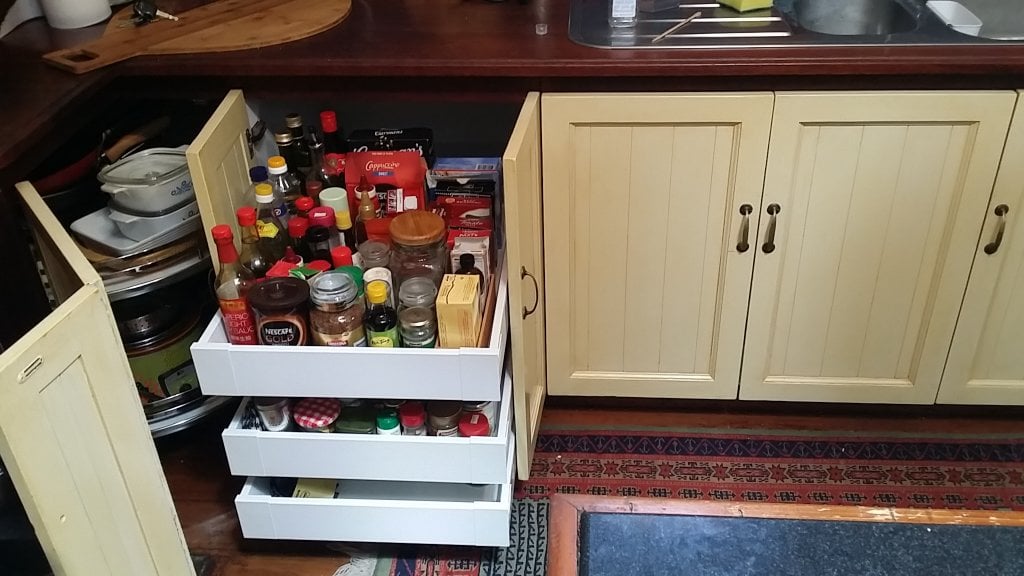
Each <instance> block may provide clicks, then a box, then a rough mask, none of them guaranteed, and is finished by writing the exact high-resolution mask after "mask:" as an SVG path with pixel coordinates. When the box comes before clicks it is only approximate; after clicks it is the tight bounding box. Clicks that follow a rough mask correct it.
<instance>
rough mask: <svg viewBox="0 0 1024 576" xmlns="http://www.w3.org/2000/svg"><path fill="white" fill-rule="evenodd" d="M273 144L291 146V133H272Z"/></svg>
mask: <svg viewBox="0 0 1024 576" xmlns="http://www.w3.org/2000/svg"><path fill="white" fill-rule="evenodd" d="M274 142H277V143H278V144H291V142H292V133H291V132H287V131H281V132H274Z"/></svg>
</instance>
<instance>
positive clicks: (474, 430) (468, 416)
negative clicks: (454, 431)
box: [459, 412, 491, 436]
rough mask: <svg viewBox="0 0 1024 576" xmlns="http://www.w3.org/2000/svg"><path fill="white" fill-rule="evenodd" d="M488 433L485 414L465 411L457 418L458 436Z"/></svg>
mask: <svg viewBox="0 0 1024 576" xmlns="http://www.w3.org/2000/svg"><path fill="white" fill-rule="evenodd" d="M490 433H491V425H490V423H489V422H487V416H484V415H483V414H481V413H479V412H467V413H465V414H463V415H462V418H460V419H459V436H489V435H490Z"/></svg>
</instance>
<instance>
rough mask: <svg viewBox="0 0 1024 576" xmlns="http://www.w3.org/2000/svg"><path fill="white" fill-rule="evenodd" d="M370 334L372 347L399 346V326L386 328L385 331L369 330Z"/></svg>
mask: <svg viewBox="0 0 1024 576" xmlns="http://www.w3.org/2000/svg"><path fill="white" fill-rule="evenodd" d="M367 332H369V335H370V347H371V348H398V328H392V329H391V330H385V331H384V332H373V331H372V330H367Z"/></svg>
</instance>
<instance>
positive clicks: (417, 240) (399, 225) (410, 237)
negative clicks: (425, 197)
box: [389, 210, 445, 246]
mask: <svg viewBox="0 0 1024 576" xmlns="http://www.w3.org/2000/svg"><path fill="white" fill-rule="evenodd" d="M444 229H445V225H444V218H441V217H440V216H438V215H437V214H434V213H433V212H427V211H426V210H411V211H409V212H402V213H401V214H399V215H398V216H395V219H394V220H392V221H391V226H390V227H389V230H390V232H391V238H392V239H393V240H394V241H395V242H397V243H399V244H401V245H403V246H425V245H427V244H433V243H435V242H438V241H440V240H441V239H443V238H444Z"/></svg>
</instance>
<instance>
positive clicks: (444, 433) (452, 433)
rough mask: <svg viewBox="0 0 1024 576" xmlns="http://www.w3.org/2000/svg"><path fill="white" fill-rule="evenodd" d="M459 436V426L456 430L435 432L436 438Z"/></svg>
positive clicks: (448, 429)
mask: <svg viewBox="0 0 1024 576" xmlns="http://www.w3.org/2000/svg"><path fill="white" fill-rule="evenodd" d="M458 435H459V427H458V426H455V427H454V428H446V429H443V430H436V431H435V432H434V436H458Z"/></svg>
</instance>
